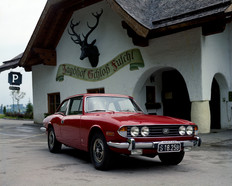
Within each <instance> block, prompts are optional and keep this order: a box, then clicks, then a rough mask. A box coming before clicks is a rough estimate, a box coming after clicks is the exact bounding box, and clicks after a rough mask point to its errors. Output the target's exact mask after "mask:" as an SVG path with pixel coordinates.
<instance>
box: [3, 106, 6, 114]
mask: <svg viewBox="0 0 232 186" xmlns="http://www.w3.org/2000/svg"><path fill="white" fill-rule="evenodd" d="M3 114H4V115H6V106H4V107H3Z"/></svg>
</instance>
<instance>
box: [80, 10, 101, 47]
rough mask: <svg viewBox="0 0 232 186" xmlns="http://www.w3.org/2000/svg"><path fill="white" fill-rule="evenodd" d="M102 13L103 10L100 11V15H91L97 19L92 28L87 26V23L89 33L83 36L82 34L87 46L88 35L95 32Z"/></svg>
mask: <svg viewBox="0 0 232 186" xmlns="http://www.w3.org/2000/svg"><path fill="white" fill-rule="evenodd" d="M102 13H103V9H101V12H100V13H97V12H96V13H95V14H94V13H92V15H93V16H94V17H95V18H96V19H97V22H96V24H95V25H94V26H89V23H88V22H87V26H88V27H89V28H90V31H89V32H88V33H87V34H86V35H85V36H84V35H83V34H82V35H83V37H84V42H85V43H86V44H87V40H88V37H89V35H90V34H91V33H92V32H93V31H94V30H95V28H97V25H98V23H99V18H100V17H101V15H102Z"/></svg>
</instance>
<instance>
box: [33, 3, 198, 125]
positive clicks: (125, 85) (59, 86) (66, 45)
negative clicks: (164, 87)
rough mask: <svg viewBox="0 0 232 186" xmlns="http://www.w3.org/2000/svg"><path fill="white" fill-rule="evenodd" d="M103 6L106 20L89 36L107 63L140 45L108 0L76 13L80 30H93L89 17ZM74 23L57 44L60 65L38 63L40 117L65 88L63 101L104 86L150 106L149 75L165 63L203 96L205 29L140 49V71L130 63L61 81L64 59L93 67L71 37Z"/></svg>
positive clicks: (36, 104) (192, 91)
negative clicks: (108, 72)
mask: <svg viewBox="0 0 232 186" xmlns="http://www.w3.org/2000/svg"><path fill="white" fill-rule="evenodd" d="M101 8H102V9H103V11H104V13H103V15H102V17H101V18H100V23H99V25H98V27H97V29H96V30H95V31H94V32H93V33H92V34H91V35H90V37H89V42H91V41H92V40H93V39H95V38H96V39H97V42H96V45H97V46H98V49H99V52H100V56H99V65H98V66H101V65H104V64H105V63H107V62H109V61H110V60H112V59H113V58H114V57H115V56H117V55H118V54H120V53H121V52H123V51H125V50H128V49H132V48H139V47H136V46H134V45H133V43H132V39H131V38H129V37H128V36H127V31H126V30H125V29H123V28H122V26H121V18H120V17H119V16H118V15H117V14H116V13H114V12H113V11H112V10H111V9H110V8H109V7H108V5H107V4H106V3H105V2H101V3H98V4H95V5H92V6H89V7H87V8H84V9H81V10H79V11H76V12H74V14H73V16H72V18H73V21H74V22H76V21H81V23H80V24H79V26H78V28H79V32H80V34H81V33H84V34H85V33H86V32H88V27H87V24H86V22H87V21H89V24H90V25H92V24H94V23H95V18H94V17H93V16H92V15H91V13H92V12H96V11H98V12H100V10H101ZM86 12H89V14H87V13H86ZM68 27H69V24H68V25H67V28H66V29H65V32H64V34H63V36H62V38H61V40H60V42H59V44H58V46H57V48H56V51H57V66H56V67H49V66H43V65H38V66H34V67H33V83H34V85H36V86H34V88H33V92H34V96H33V97H34V101H33V103H34V108H35V109H34V114H35V122H41V121H42V119H43V114H44V113H46V112H47V111H48V108H47V107H48V106H47V94H48V93H53V92H60V94H61V100H62V99H64V98H66V97H68V96H70V95H73V94H78V93H85V92H86V89H89V88H98V87H104V88H105V92H106V93H120V94H127V95H132V96H135V98H136V99H137V102H138V103H139V104H140V105H142V106H143V108H144V103H145V101H144V99H145V90H144V89H143V87H144V86H146V82H147V78H149V76H150V75H151V74H153V73H154V72H155V71H156V70H159V69H160V68H162V67H172V68H175V69H177V70H178V71H179V72H180V73H181V74H182V75H183V77H184V79H185V80H186V84H187V87H188V89H189V93H190V99H191V100H194V99H201V89H200V88H199V89H197V88H196V84H197V85H200V84H201V79H200V78H199V77H201V73H200V71H199V69H200V67H201V66H200V59H201V57H200V52H201V50H200V44H201V42H200V41H201V40H200V35H201V30H200V29H193V30H189V31H185V32H180V33H177V34H173V35H169V36H165V37H160V38H156V39H153V40H150V44H149V47H143V48H140V50H141V53H142V56H143V59H144V62H145V67H144V68H141V69H140V70H138V71H130V70H129V66H126V67H124V68H122V69H121V70H120V71H118V72H116V73H115V74H114V75H112V76H111V77H109V78H107V79H105V80H102V81H99V82H88V81H82V80H78V79H74V78H72V77H68V76H65V77H64V81H63V82H56V81H55V77H56V72H57V69H58V67H59V65H60V64H64V63H68V64H74V65H77V66H80V67H85V68H91V66H90V64H89V62H88V59H85V60H83V61H81V60H80V59H79V57H80V46H78V45H76V44H75V43H73V41H72V40H71V39H70V35H69V34H68V32H67V29H68ZM189 74H191V77H190V76H189ZM156 84H157V82H156ZM160 84H161V83H160V82H159V83H158V85H159V86H160ZM199 87H200V86H199ZM160 89H161V87H160ZM160 89H157V91H160ZM157 100H161V97H160V96H158V97H157ZM160 113H162V111H160Z"/></svg>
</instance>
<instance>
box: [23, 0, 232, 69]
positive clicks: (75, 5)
mask: <svg viewBox="0 0 232 186" xmlns="http://www.w3.org/2000/svg"><path fill="white" fill-rule="evenodd" d="M100 1H102V0H48V1H47V3H46V5H45V8H44V10H43V12H42V14H41V16H40V19H39V21H38V23H37V26H36V28H35V30H34V32H33V34H32V36H31V38H30V41H29V43H28V45H27V47H26V49H25V52H24V54H23V56H22V58H21V60H20V61H19V66H22V67H24V68H25V70H26V71H30V70H31V67H32V66H33V65H37V64H44V65H51V66H55V65H56V46H57V44H58V42H59V40H60V38H61V36H62V34H63V32H64V29H65V28H66V26H67V24H68V22H69V20H70V18H71V16H72V14H73V12H74V11H76V10H79V9H82V8H84V7H87V6H89V5H91V4H94V3H97V2H100ZM106 1H107V2H108V4H109V5H110V6H111V8H112V9H113V10H115V11H116V12H117V13H118V14H119V15H120V16H121V17H122V19H123V20H124V22H125V23H126V25H125V24H124V25H123V27H124V28H126V29H127V30H129V32H130V33H132V34H131V35H132V38H133V37H136V38H138V39H137V40H139V42H140V41H142V44H141V45H140V46H142V45H144V46H146V44H147V42H146V41H147V40H148V39H151V38H155V37H160V36H164V35H167V34H172V33H175V32H179V31H183V30H187V29H190V28H194V27H199V26H200V27H202V28H203V34H204V35H208V34H211V33H218V32H221V31H223V30H224V27H225V24H226V23H227V22H228V21H231V14H232V6H231V1H229V0H225V1H220V2H219V3H218V4H216V5H213V6H209V7H207V8H205V9H204V8H203V9H201V10H197V11H192V12H191V11H190V12H187V13H184V14H179V15H177V16H174V17H172V18H165V19H160V20H151V21H150V26H147V25H145V24H144V23H143V22H142V21H139V20H138V19H136V18H135V17H134V16H133V15H132V12H133V9H132V11H131V12H129V11H127V9H126V8H125V7H123V6H122V3H126V2H128V3H133V2H131V1H123V0H106ZM137 1H138V2H140V1H139V0H137ZM215 1H216V0H215ZM118 2H121V4H120V3H118ZM140 3H141V2H140ZM199 15H202V16H199ZM215 23H216V24H215ZM215 25H216V26H215ZM144 38H145V40H146V41H145V42H144V40H143V39H144ZM133 40H134V38H133ZM144 43H145V44H144Z"/></svg>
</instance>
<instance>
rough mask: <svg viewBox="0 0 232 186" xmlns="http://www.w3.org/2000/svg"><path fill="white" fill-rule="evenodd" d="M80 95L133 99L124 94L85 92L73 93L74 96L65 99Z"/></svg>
mask: <svg viewBox="0 0 232 186" xmlns="http://www.w3.org/2000/svg"><path fill="white" fill-rule="evenodd" d="M79 96H83V97H105V96H106V97H122V98H130V99H133V98H132V97H131V96H127V95H122V94H105V93H85V94H76V95H73V96H69V97H67V98H66V99H65V100H68V99H71V98H75V97H79Z"/></svg>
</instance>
